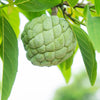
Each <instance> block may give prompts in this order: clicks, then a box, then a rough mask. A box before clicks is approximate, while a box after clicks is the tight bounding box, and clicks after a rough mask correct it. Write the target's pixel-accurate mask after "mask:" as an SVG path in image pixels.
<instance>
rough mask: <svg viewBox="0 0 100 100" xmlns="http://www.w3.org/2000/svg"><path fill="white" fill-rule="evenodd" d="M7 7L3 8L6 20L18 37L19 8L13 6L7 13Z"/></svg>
mask: <svg viewBox="0 0 100 100" xmlns="http://www.w3.org/2000/svg"><path fill="white" fill-rule="evenodd" d="M8 10H9V9H8V7H5V8H4V12H5V17H6V19H7V20H8V22H9V23H10V24H11V26H12V28H13V30H14V32H15V34H16V36H17V37H18V35H19V33H20V30H19V25H20V18H19V10H18V8H17V7H13V10H12V11H11V13H8Z"/></svg>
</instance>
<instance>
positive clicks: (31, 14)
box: [19, 9, 45, 20]
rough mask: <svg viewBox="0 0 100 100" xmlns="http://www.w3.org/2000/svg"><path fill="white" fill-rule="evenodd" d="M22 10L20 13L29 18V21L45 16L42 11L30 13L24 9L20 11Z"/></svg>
mask: <svg viewBox="0 0 100 100" xmlns="http://www.w3.org/2000/svg"><path fill="white" fill-rule="evenodd" d="M19 10H20V12H21V13H22V14H24V15H25V16H26V17H27V19H29V20H32V19H33V18H35V17H39V16H41V15H42V14H45V11H40V12H28V11H24V10H22V9H19Z"/></svg>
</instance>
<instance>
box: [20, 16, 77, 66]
mask: <svg viewBox="0 0 100 100" xmlns="http://www.w3.org/2000/svg"><path fill="white" fill-rule="evenodd" d="M21 39H22V41H23V44H24V48H25V50H26V51H27V53H26V56H27V58H28V59H29V60H30V61H31V62H32V64H34V65H37V66H52V65H58V64H60V63H61V62H63V61H64V60H66V59H68V58H69V57H70V56H71V55H72V54H73V52H74V50H75V47H76V40H75V36H74V34H73V33H72V30H71V28H70V26H69V24H68V22H67V21H66V20H65V19H64V18H58V17H57V16H47V15H42V16H40V17H37V18H35V19H33V20H32V21H30V22H28V23H27V24H26V25H25V28H24V31H23V33H22V35H21Z"/></svg>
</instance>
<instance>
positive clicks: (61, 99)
mask: <svg viewBox="0 0 100 100" xmlns="http://www.w3.org/2000/svg"><path fill="white" fill-rule="evenodd" d="M99 84H100V79H97V81H96V84H95V85H94V86H91V85H90V83H89V80H88V77H87V75H86V73H84V72H82V73H80V74H78V75H76V76H75V78H74V80H72V82H70V84H69V85H68V86H64V87H61V88H59V89H58V90H57V91H56V92H55V95H54V98H53V100H100V85H99ZM98 94H99V95H98Z"/></svg>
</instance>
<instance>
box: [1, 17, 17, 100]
mask: <svg viewBox="0 0 100 100" xmlns="http://www.w3.org/2000/svg"><path fill="white" fill-rule="evenodd" d="M0 26H2V27H0V30H1V31H2V34H3V35H2V36H3V37H2V38H3V41H2V44H1V48H2V51H1V54H2V60H3V76H2V93H1V100H8V97H9V95H10V93H11V89H12V86H13V83H14V80H15V77H16V73H17V66H18V43H17V38H16V35H15V33H14V31H13V29H12V27H11V25H10V24H9V23H8V21H7V20H6V19H5V18H4V17H2V18H0Z"/></svg>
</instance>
